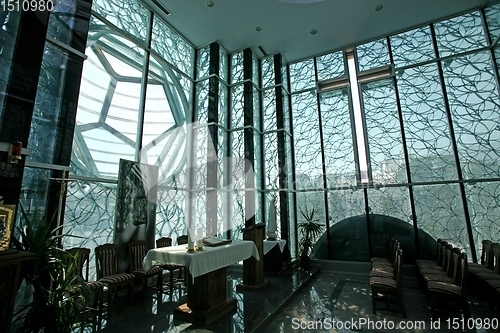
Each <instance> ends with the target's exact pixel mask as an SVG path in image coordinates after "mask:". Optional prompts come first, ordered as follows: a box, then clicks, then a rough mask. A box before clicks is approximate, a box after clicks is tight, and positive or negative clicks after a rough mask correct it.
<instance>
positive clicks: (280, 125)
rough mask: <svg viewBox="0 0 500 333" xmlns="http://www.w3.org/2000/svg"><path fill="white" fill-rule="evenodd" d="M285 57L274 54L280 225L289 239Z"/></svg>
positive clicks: (283, 237) (282, 232) (282, 236)
mask: <svg viewBox="0 0 500 333" xmlns="http://www.w3.org/2000/svg"><path fill="white" fill-rule="evenodd" d="M282 68H283V58H282V56H281V55H280V54H276V55H275V56H274V73H275V76H274V77H275V84H276V87H275V88H274V89H275V95H276V125H277V129H278V132H277V139H278V166H279V170H278V172H279V173H278V178H279V189H280V192H279V203H280V225H281V238H282V239H288V234H289V228H288V213H289V210H288V192H287V190H288V174H287V156H286V135H287V133H286V131H285V130H286V128H288V126H287V124H285V119H288V117H285V112H288V110H287V109H286V110H285V106H286V105H288V103H286V99H287V98H288V96H287V94H285V91H284V89H283V85H284V82H283V72H282Z"/></svg>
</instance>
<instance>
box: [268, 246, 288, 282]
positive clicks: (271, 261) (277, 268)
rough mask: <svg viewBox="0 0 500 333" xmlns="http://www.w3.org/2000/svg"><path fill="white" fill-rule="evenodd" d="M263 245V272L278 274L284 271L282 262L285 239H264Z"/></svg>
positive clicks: (284, 256) (284, 254) (284, 257)
mask: <svg viewBox="0 0 500 333" xmlns="http://www.w3.org/2000/svg"><path fill="white" fill-rule="evenodd" d="M263 245H264V274H266V275H271V276H280V275H282V274H283V273H285V269H284V268H283V263H284V262H285V259H286V253H285V250H286V251H288V249H286V240H284V239H278V240H275V241H268V240H265V241H264V242H263Z"/></svg>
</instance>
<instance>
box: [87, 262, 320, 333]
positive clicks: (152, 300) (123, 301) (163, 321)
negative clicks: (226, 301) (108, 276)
mask: <svg viewBox="0 0 500 333" xmlns="http://www.w3.org/2000/svg"><path fill="white" fill-rule="evenodd" d="M311 271H312V272H311V273H310V272H306V271H294V272H290V274H284V275H282V276H280V277H272V276H265V280H269V284H268V287H267V288H265V289H264V290H262V291H236V286H237V285H238V284H239V283H241V282H242V281H243V277H242V276H243V274H242V270H241V268H240V267H234V268H229V269H228V270H227V296H228V297H233V298H235V299H236V300H237V302H238V305H237V310H236V313H233V314H227V315H225V316H223V317H221V318H220V319H218V320H216V321H215V322H213V323H211V324H209V325H207V326H200V325H195V324H191V323H187V322H184V321H180V320H177V319H174V317H173V311H174V308H175V307H177V306H178V305H180V304H182V303H185V302H186V290H185V288H184V285H183V284H180V283H179V284H178V285H177V286H176V288H175V289H174V292H173V295H170V294H160V293H158V292H157V291H156V290H154V289H148V290H147V292H146V293H145V294H142V293H141V292H140V289H136V292H135V295H134V297H135V299H134V300H133V301H130V299H129V298H128V296H127V295H125V294H123V295H119V296H118V298H117V299H116V300H115V301H114V302H113V308H112V313H111V314H109V315H108V314H105V315H104V317H103V320H102V323H101V329H100V330H97V331H98V332H117V333H139V332H155V333H160V332H207V333H209V332H258V331H262V329H263V328H264V327H265V326H266V325H267V324H268V323H269V322H270V321H271V320H272V319H273V318H274V317H275V316H276V315H277V314H278V313H279V312H280V311H281V310H282V309H283V308H284V306H286V305H287V304H288V303H289V302H290V301H291V300H292V299H293V297H294V296H295V295H296V294H297V293H298V292H300V290H301V289H302V288H304V287H305V286H306V285H307V283H308V282H309V281H310V280H312V278H313V277H314V276H315V275H316V274H317V273H318V269H313V270H311ZM165 280H166V281H168V278H167V279H165ZM85 331H86V332H92V331H93V329H92V328H91V327H86V328H85ZM94 331H96V329H94Z"/></svg>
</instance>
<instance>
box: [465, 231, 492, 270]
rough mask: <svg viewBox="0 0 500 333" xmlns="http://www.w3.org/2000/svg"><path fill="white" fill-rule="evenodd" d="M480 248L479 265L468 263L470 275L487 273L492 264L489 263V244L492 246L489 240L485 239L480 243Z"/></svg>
mask: <svg viewBox="0 0 500 333" xmlns="http://www.w3.org/2000/svg"><path fill="white" fill-rule="evenodd" d="M481 243H482V245H483V246H482V248H481V258H480V262H479V263H473V262H470V263H469V273H470V274H475V273H479V272H488V270H490V269H491V267H492V263H491V262H490V261H491V244H493V242H492V241H490V240H489V239H485V240H483V241H482V242H481Z"/></svg>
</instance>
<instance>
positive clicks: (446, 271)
mask: <svg viewBox="0 0 500 333" xmlns="http://www.w3.org/2000/svg"><path fill="white" fill-rule="evenodd" d="M437 247H438V249H437V259H436V260H424V259H418V260H416V261H415V263H416V266H417V268H418V272H419V279H420V281H421V283H422V286H423V288H424V290H425V293H426V297H427V298H428V300H429V302H430V305H431V310H432V314H433V316H434V317H437V316H438V315H439V313H443V312H444V313H455V312H456V311H459V312H460V313H461V314H463V315H464V317H465V318H470V317H471V314H470V309H469V302H468V299H467V279H468V272H469V270H468V262H467V254H466V253H465V252H464V251H462V250H461V249H460V248H459V247H456V246H454V245H452V244H450V243H448V242H447V241H445V240H442V239H438V241H437Z"/></svg>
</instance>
